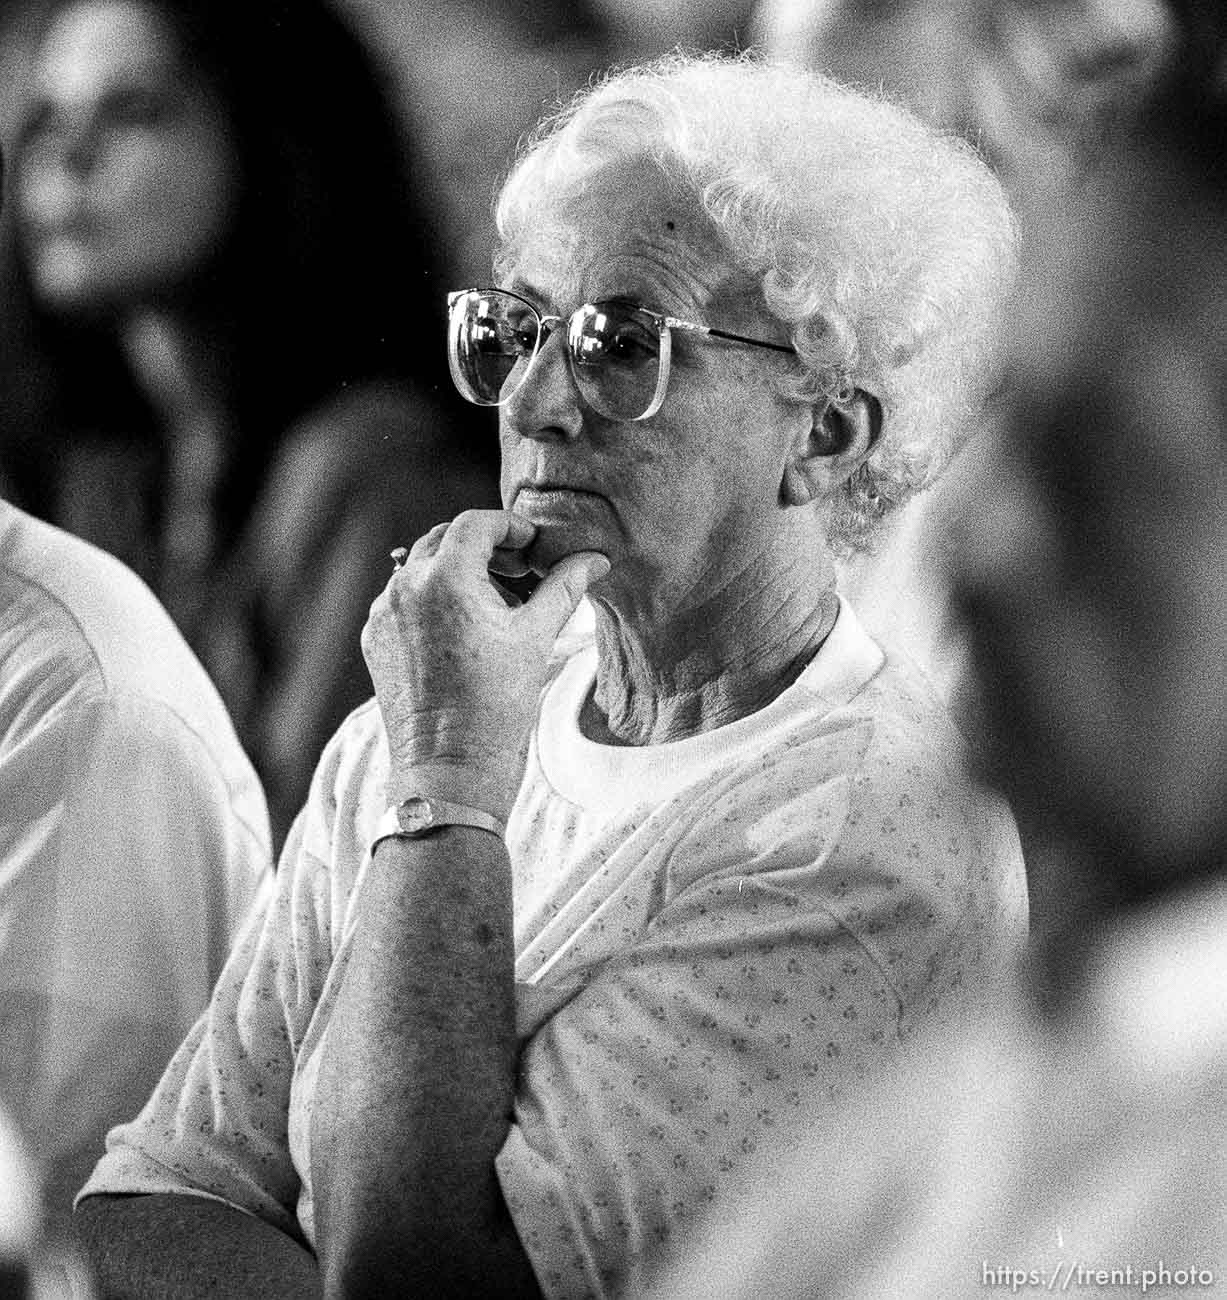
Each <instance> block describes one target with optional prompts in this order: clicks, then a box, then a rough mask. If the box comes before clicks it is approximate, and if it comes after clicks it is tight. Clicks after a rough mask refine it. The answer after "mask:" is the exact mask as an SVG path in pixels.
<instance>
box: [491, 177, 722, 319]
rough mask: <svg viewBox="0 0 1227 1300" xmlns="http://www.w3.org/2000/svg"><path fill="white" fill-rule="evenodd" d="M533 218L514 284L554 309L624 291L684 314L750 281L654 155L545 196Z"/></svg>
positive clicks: (515, 253)
mask: <svg viewBox="0 0 1227 1300" xmlns="http://www.w3.org/2000/svg"><path fill="white" fill-rule="evenodd" d="M523 224H524V227H525V229H524V232H523V233H522V234H521V235H520V237H519V238H518V239H516V240H515V242H514V244H513V245H512V246H511V247H509V248H508V249H507V250H506V252H505V254H504V257H503V258H502V259H501V260H502V263H503V265H504V266H505V267H506V268H507V275H508V279H509V281H510V282H513V283H516V284H519V285H520V286H522V287H526V288H531V289H532V290H533V291H534V292H536V293H537V294H538V295H539V296H541V297H543V298H544V299H546V300H547V301H546V302H545V303H544V304H543V305H545V306H546V307H547V309H550V310H563V309H569V308H572V307H574V306H576V305H577V304H578V303H579V302H582V301H592V300H594V299H600V298H607V297H613V296H618V295H623V296H627V297H631V298H634V299H636V300H637V301H639V302H640V303H642V304H643V305H644V306H646V307H651V308H654V309H655V310H658V311H664V312H668V313H671V314H673V315H683V314H685V313H688V312H690V313H692V312H695V311H699V310H702V309H703V308H705V307H706V306H707V305H709V304H710V303H711V302H712V301H713V300H714V299H715V298H716V297H718V296H721V295H722V294H725V293H727V292H729V291H730V288H731V283H730V282H731V281H740V279H741V277H738V276H736V275H735V270H734V266H733V263H732V260H731V258H730V257H729V256H728V253H727V251H726V250H725V249H724V248H723V246H722V244H721V242H720V240H719V238H718V237H717V235H716V233H715V232H714V230H713V229H712V226H711V224H710V222H709V221H708V219H707V218H706V216H705V215H704V214H703V213H702V212H701V210H699V209H698V205H697V204H696V202H695V200H694V198H693V196H692V195H688V194H686V193H685V192H684V191H683V189H682V187H681V186H680V185H678V184H677V183H675V182H673V181H671V180H670V179H669V178H667V177H666V176H665V175H664V174H663V173H662V172H661V170H660V169H659V167H657V166H656V165H655V164H653V163H652V162H651V161H650V160H648V159H645V158H640V159H631V160H626V161H622V162H618V163H616V164H608V165H606V166H604V167H602V168H601V169H600V170H599V171H597V172H595V173H593V174H589V175H588V176H586V177H585V178H584V180H583V182H582V183H580V184H577V185H576V186H574V187H573V188H572V189H570V190H569V191H568V192H567V193H565V194H554V195H542V196H541V197H540V198H539V199H538V200H536V201H535V202H534V204H533V205H532V211H531V212H530V213H528V214H527V218H526V220H525V221H524V223H523Z"/></svg>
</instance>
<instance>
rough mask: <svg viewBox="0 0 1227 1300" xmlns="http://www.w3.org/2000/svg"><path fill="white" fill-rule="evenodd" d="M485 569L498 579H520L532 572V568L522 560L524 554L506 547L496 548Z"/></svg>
mask: <svg viewBox="0 0 1227 1300" xmlns="http://www.w3.org/2000/svg"><path fill="white" fill-rule="evenodd" d="M486 568H487V570H488V571H489V572H490V573H496V574H498V576H499V577H500V578H522V577H524V576H525V574H528V573H531V572H532V566H531V565H530V564H529V563H528V561H527V560H526V559H525V558H524V552H523V551H514V550H512V549H511V548H510V547H508V546H496V547H495V548H494V554H493V555H492V556H491V557H490V563H489V564H488V565H487V566H486Z"/></svg>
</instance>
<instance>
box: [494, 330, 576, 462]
mask: <svg viewBox="0 0 1227 1300" xmlns="http://www.w3.org/2000/svg"><path fill="white" fill-rule="evenodd" d="M502 413H503V427H504V429H505V430H508V431H510V432H512V433H515V434H517V435H519V436H520V437H521V438H533V439H537V440H544V441H560V442H574V441H575V439H576V438H578V437H579V435H580V432H581V430H582V429H583V424H584V404H583V399H582V398H581V397H580V395H579V389H578V388H576V386H575V380H574V379H573V378H572V375H571V367H570V365H569V364H568V361H567V329H566V322H565V321H553V320H550V321H548V323H545V324H544V326H543V330H542V339H541V345H540V347H539V348H538V350H537V355H536V357H535V359H534V360H533V363H532V366H531V367H530V368H529V371H528V374H527V375H526V376H525V379H524V382H523V383H522V384H521V385H520V387H519V388H517V389H516V391H515V392H514V393H513V394H512V396H511V398H510V399H509V400H508V401H507V402H506V404H505V405H504V406H503V407H502Z"/></svg>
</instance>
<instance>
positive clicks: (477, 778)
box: [386, 760, 520, 825]
mask: <svg viewBox="0 0 1227 1300" xmlns="http://www.w3.org/2000/svg"><path fill="white" fill-rule="evenodd" d="M519 786H520V774H517V775H516V776H515V777H514V778H512V777H510V776H509V775H505V774H499V773H494V772H491V771H490V770H489V769H488V768H487V769H479V768H477V767H475V766H473V765H472V764H467V763H460V764H455V763H449V762H440V761H437V760H436V761H432V762H426V763H415V764H413V765H412V766H407V767H396V768H394V769H393V770H392V772H391V773H390V774H389V776H388V783H387V788H386V794H387V801H388V806H389V807H391V808H395V807H398V806H399V805H400V804H402V803H404V802H405V800H407V799H414V798H421V797H425V798H433V799H439V800H443V801H445V802H447V803H451V804H457V805H461V806H463V807H467V808H473V809H475V810H477V811H478V812H481V813H484V814H485V815H487V816H489V817H492V818H494V819H496V820H497V821H499V822H500V823H502V824H504V825H505V824H506V822H507V817H508V815H509V813H510V812H511V806H512V804H513V803H514V802H515V797H516V794H517V793H518V792H519Z"/></svg>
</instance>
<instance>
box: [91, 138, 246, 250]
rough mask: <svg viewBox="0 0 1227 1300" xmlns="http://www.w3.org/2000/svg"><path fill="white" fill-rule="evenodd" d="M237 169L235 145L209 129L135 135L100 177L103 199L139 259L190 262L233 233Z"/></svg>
mask: <svg viewBox="0 0 1227 1300" xmlns="http://www.w3.org/2000/svg"><path fill="white" fill-rule="evenodd" d="M236 170H237V169H236V165H235V161H234V159H233V157H232V155H231V153H230V151H229V149H228V148H226V147H224V146H223V145H222V144H221V143H220V142H218V141H216V140H215V139H213V138H211V137H209V136H202V135H198V134H195V133H190V132H184V133H180V134H177V135H171V136H166V137H163V138H158V139H147V140H139V141H133V142H131V143H130V144H129V145H128V146H127V147H126V148H124V149H121V150H117V151H116V153H115V155H114V157H113V159H111V160H110V161H109V163H108V165H107V167H106V168H105V170H104V171H103V172H102V173H101V175H100V176H99V182H98V186H97V194H98V201H99V203H100V205H101V206H102V207H103V208H104V210H105V211H107V212H108V213H109V214H110V215H111V216H112V218H113V219H114V224H113V226H112V231H113V234H114V236H115V239H116V243H117V244H118V245H123V244H124V243H125V242H126V243H127V245H128V247H129V248H130V250H131V254H132V256H133V257H134V258H135V259H137V260H145V261H148V262H152V263H157V262H160V261H163V260H165V261H166V262H167V263H169V264H176V263H177V264H179V265H190V264H192V263H193V262H195V261H196V260H197V259H198V258H199V257H200V256H201V255H202V254H203V253H204V252H206V251H208V250H209V249H211V248H213V247H215V246H216V245H217V244H218V243H219V242H220V241H221V240H222V239H223V238H224V236H225V233H226V230H227V228H228V226H229V223H230V220H231V218H232V216H233V213H234V208H235V206H236V198H237V195H236V190H237V175H236ZM125 236H127V238H126V240H125Z"/></svg>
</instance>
